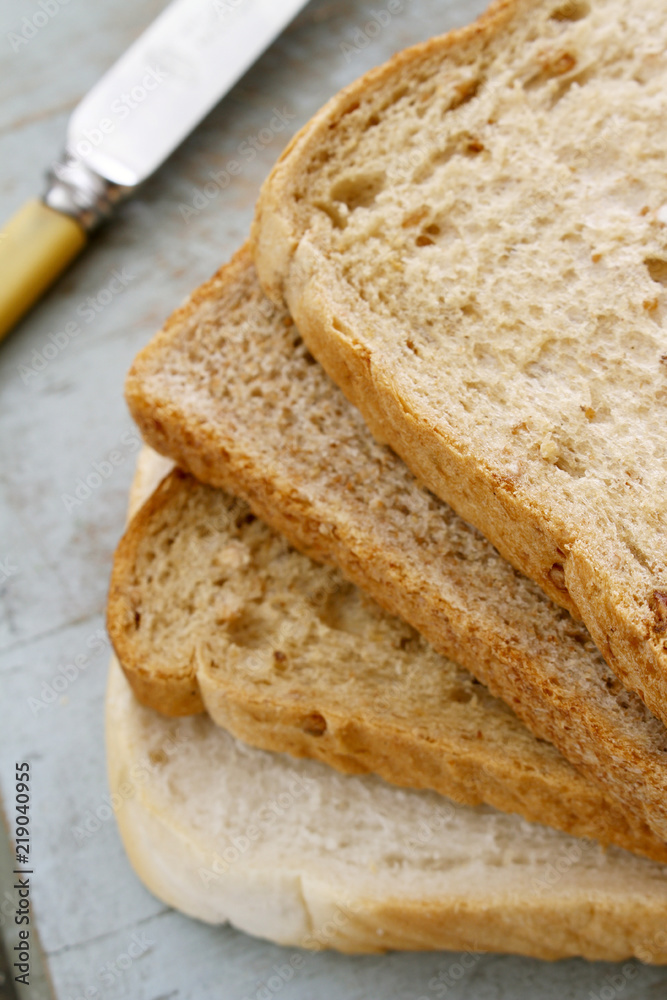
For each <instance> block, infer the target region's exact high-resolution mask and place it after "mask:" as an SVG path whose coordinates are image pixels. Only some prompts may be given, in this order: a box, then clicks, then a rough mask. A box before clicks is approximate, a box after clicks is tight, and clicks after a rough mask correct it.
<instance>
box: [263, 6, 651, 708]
mask: <svg viewBox="0 0 667 1000" xmlns="http://www.w3.org/2000/svg"><path fill="white" fill-rule="evenodd" d="M666 53H667V19H666V18H665V17H664V10H663V8H662V6H661V5H660V4H655V3H654V2H653V0H590V2H589V0H574V2H567V3H562V2H561V0H549V2H545V0H500V2H498V3H495V4H494V5H493V6H492V7H491V8H490V10H489V11H488V12H487V14H486V15H485V16H484V17H482V19H481V20H480V21H478V22H476V23H474V24H472V25H471V26H470V27H468V28H466V29H464V30H462V31H457V32H454V33H452V34H450V35H447V36H444V37H441V38H435V39H433V40H431V41H429V42H427V43H425V44H423V45H419V46H416V47H415V48H412V49H410V50H407V51H405V52H402V53H399V54H398V55H397V56H395V57H394V58H393V59H392V60H391V61H390V62H388V63H387V64H386V65H385V66H382V67H380V68H379V69H377V70H375V71H373V72H371V73H370V74H368V75H367V76H365V77H364V78H363V79H361V80H359V81H358V82H357V83H355V84H353V85H352V86H350V87H348V88H347V89H346V90H344V91H342V92H341V93H340V94H339V95H338V96H337V97H335V98H334V99H333V100H332V101H330V102H329V104H327V105H326V106H325V107H324V108H323V109H322V111H321V112H320V113H319V114H318V115H316V116H315V117H314V118H313V120H312V121H311V122H310V124H309V125H307V126H306V127H305V128H304V130H303V131H302V132H301V134H300V135H299V136H297V137H296V138H295V139H294V140H293V142H292V143H291V145H290V147H289V148H288V149H287V151H286V152H285V154H284V155H283V156H282V158H281V160H280V161H279V163H278V165H277V166H276V168H275V170H274V172H273V174H272V175H271V177H270V178H269V180H268V181H267V183H266V185H265V186H264V189H263V192H262V195H261V198H260V201H259V205H258V210H257V216H256V223H255V226H254V240H255V249H254V252H255V262H256V264H257V267H258V270H259V275H260V280H261V281H262V284H263V285H264V288H265V291H266V292H267V293H268V294H269V295H270V297H271V298H272V299H273V300H274V301H275V302H277V303H283V302H286V303H287V305H288V307H289V310H290V312H291V314H292V316H293V317H294V320H295V322H296V324H297V326H298V327H299V329H300V331H301V333H302V335H303V337H304V339H305V341H306V343H307V345H308V346H309V348H310V349H311V351H312V352H313V354H314V355H315V357H316V358H318V360H320V361H321V362H322V364H323V365H324V367H325V368H326V370H327V371H328V372H329V374H330V375H331V376H332V377H333V378H334V379H335V381H336V382H337V383H338V384H339V385H340V386H341V388H342V389H343V390H344V391H345V393H346V395H347V396H348V398H349V399H351V400H352V401H353V402H354V403H355V404H356V405H357V406H358V407H359V408H360V410H361V411H362V413H363V414H364V417H365V419H366V421H367V423H368V425H369V427H370V428H371V430H372V431H373V433H374V434H375V435H376V436H377V438H378V439H379V440H381V441H386V442H388V443H389V444H390V445H391V446H392V447H393V448H394V449H395V450H396V451H397V452H398V453H399V454H400V455H401V456H402V457H403V458H404V459H405V461H406V462H407V463H408V465H409V466H410V468H411V469H412V471H413V472H414V473H415V474H416V475H417V476H418V477H419V478H420V479H421V480H422V481H423V482H424V483H426V484H427V485H428V486H429V487H430V488H431V489H432V490H433V491H434V492H435V493H436V494H437V495H438V496H440V497H442V498H443V499H444V500H446V501H447V502H448V503H450V504H451V505H452V506H453V507H454V509H455V510H456V511H457V512H458V513H459V514H460V515H461V516H463V517H464V518H466V519H467V520H468V521H470V522H471V523H473V524H475V525H476V526H477V527H478V528H480V529H481V530H482V532H483V533H484V534H485V535H486V536H487V537H488V538H489V539H490V540H491V541H492V542H493V543H494V545H496V546H497V548H498V549H499V550H500V552H501V553H502V554H503V555H504V556H505V557H506V558H508V559H509V560H510V561H511V562H512V563H513V564H514V565H515V566H516V567H518V568H519V569H521V570H522V571H523V572H525V573H527V574H528V575H529V576H531V577H532V578H533V579H534V580H536V581H537V582H538V583H539V585H540V586H541V587H542V588H543V589H544V590H545V592H546V593H548V594H549V595H550V596H551V597H552V598H553V600H555V601H557V602H559V603H561V604H562V605H563V606H564V607H567V608H569V609H570V611H571V612H572V613H573V614H575V615H576V616H579V617H581V618H582V619H583V621H584V622H585V623H586V625H587V626H588V628H589V629H590V632H591V635H592V636H593V639H594V640H595V642H596V644H597V646H598V648H599V649H600V650H601V651H602V653H603V655H604V656H605V658H606V659H607V662H608V663H609V665H610V666H611V668H612V669H613V670H614V672H615V673H616V675H617V676H618V677H619V678H620V680H621V681H622V682H623V684H624V685H625V686H626V687H627V688H629V689H631V690H633V691H636V692H638V693H639V695H640V696H641V697H642V699H643V700H644V701H645V702H646V703H647V705H649V707H650V708H651V710H652V711H653V712H654V713H655V714H656V715H658V716H660V717H661V718H662V719H663V720H667V475H666V474H667V435H666V434H665V427H666V426H667V171H666V170H665V152H664V138H663V133H664V121H665V115H667V56H666Z"/></svg>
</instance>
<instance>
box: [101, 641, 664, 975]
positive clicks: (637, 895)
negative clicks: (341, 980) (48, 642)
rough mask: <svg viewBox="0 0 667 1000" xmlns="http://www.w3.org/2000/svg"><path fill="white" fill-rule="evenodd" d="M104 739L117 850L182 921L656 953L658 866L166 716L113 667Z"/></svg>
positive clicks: (380, 938)
mask: <svg viewBox="0 0 667 1000" xmlns="http://www.w3.org/2000/svg"><path fill="white" fill-rule="evenodd" d="M106 732H107V747H108V762H109V783H110V787H111V791H112V793H114V795H115V797H116V798H115V801H117V802H119V803H120V805H119V806H118V807H117V810H116V818H117V820H118V826H119V829H120V833H121V836H122V839H123V843H124V845H125V849H126V851H127V853H128V856H129V858H130V861H131V863H132V865H133V867H134V869H135V871H136V872H137V875H138V876H139V877H140V878H141V880H142V881H143V882H144V883H145V884H146V886H147V887H148V888H149V889H150V890H151V892H153V893H154V894H155V895H156V896H158V897H159V898H160V899H162V900H164V902H166V903H168V904H169V905H170V906H174V907H176V908H177V909H179V910H182V911H183V912H184V913H187V914H188V915H189V916H191V917H197V918H198V919H200V920H205V921H208V922H209V923H225V922H227V921H229V922H230V923H232V924H234V925H235V926H236V927H238V928H240V929H241V930H244V931H246V932H247V933H249V934H254V935H257V936H259V937H264V938H269V939H270V940H272V941H276V942H277V943H278V944H283V945H298V946H300V947H304V948H337V949H339V950H341V951H349V952H355V951H359V952H374V951H383V950H385V949H388V948H404V949H410V950H412V949H427V948H428V949H431V948H433V949H436V948H453V949H462V950H463V949H465V950H471V951H475V950H479V951H502V952H517V953H520V954H524V955H533V956H535V957H538V958H551V959H555V958H562V957H565V956H569V955H583V956H585V957H586V958H590V959H605V960H610V961H614V960H620V959H624V958H626V957H628V956H631V955H636V956H637V957H639V958H640V959H642V961H645V962H653V963H656V964H667V942H666V937H665V931H664V926H665V920H664V918H665V911H666V909H667V869H666V868H665V867H664V866H663V865H658V864H656V863H655V862H652V861H648V860H646V859H644V858H638V857H636V856H635V855H632V854H628V853H626V852H625V851H622V850H621V849H620V848H615V847H614V848H610V849H609V850H607V851H604V850H603V849H602V848H600V847H599V846H597V845H595V844H594V843H593V842H592V841H585V840H578V839H576V838H574V837H569V836H568V835H567V834H564V833H558V832H556V831H555V830H552V829H550V828H549V827H543V826H539V825H538V824H536V823H535V824H531V823H528V822H526V821H525V820H522V819H520V818H519V817H518V816H513V815H506V814H505V813H500V812H496V811H495V810H494V809H492V808H491V807H490V806H478V807H477V808H473V807H470V806H461V805H456V804H454V803H450V802H449V801H448V800H447V799H444V798H442V796H438V795H436V794H434V793H432V792H413V791H405V790H402V789H398V788H394V787H392V786H390V785H386V784H385V783H384V782H383V781H382V780H381V779H380V778H375V777H370V776H350V775H347V776H346V775H341V774H338V772H336V771H334V770H332V769H331V768H328V767H327V766H326V765H325V764H321V763H319V762H318V761H311V760H303V761H295V760H293V759H292V758H289V757H286V756H283V755H279V754H270V753H266V752H265V751H262V750H256V749H253V748H251V747H246V746H245V745H244V744H242V743H240V742H238V741H236V740H234V739H233V738H232V737H231V736H230V735H229V734H228V733H226V732H225V731H224V730H223V729H221V728H220V727H219V726H216V725H215V724H214V723H213V722H212V721H211V719H209V718H208V717H207V716H205V715H198V716H191V717H189V718H180V719H168V718H166V717H165V716H162V715H159V714H158V713H156V712H154V711H153V710H152V709H149V708H145V707H144V706H142V705H140V704H139V702H137V701H136V699H135V698H134V696H133V694H132V691H131V689H130V686H129V684H128V683H127V681H126V679H125V677H124V676H123V674H122V671H121V670H120V667H119V666H118V665H117V663H116V662H115V661H114V662H113V663H112V666H111V672H110V675H109V685H108V691H107V717H106ZM250 838H252V839H250Z"/></svg>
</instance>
